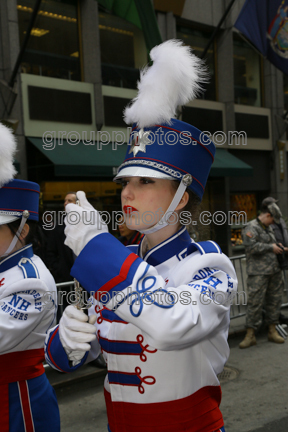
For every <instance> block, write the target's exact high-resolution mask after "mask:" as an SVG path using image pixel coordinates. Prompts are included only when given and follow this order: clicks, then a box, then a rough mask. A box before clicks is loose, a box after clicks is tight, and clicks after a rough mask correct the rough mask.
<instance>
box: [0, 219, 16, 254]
mask: <svg viewBox="0 0 288 432" xmlns="http://www.w3.org/2000/svg"><path fill="white" fill-rule="evenodd" d="M13 237H14V235H13V234H12V232H11V231H10V229H9V227H8V225H0V257H1V256H2V255H4V254H5V252H6V250H7V249H8V247H9V246H10V243H11V241H12V239H13Z"/></svg>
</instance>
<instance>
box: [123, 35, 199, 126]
mask: <svg viewBox="0 0 288 432" xmlns="http://www.w3.org/2000/svg"><path fill="white" fill-rule="evenodd" d="M150 57H151V59H152V60H153V65H152V66H151V67H148V66H146V67H145V68H144V69H143V70H142V71H141V73H140V81H139V82H138V90H139V91H138V95H137V97H136V98H135V99H133V100H132V102H131V104H130V105H129V106H127V107H126V108H125V110H124V120H125V122H126V123H127V124H132V123H137V124H138V127H139V128H143V127H149V126H152V125H155V124H159V123H160V124H161V123H168V124H169V123H170V119H171V118H174V117H175V115H176V109H177V106H178V105H185V104H186V103H187V102H189V101H190V100H192V99H194V98H195V97H196V96H197V94H198V93H199V91H201V90H202V88H201V83H205V82H207V81H208V73H207V68H206V66H205V64H204V62H203V61H202V60H201V59H200V58H198V57H196V56H195V55H194V54H193V53H192V50H191V48H190V47H189V46H184V45H183V43H182V41H180V40H176V39H170V40H168V41H167V42H164V43H162V44H161V45H157V46H155V47H154V48H153V49H152V50H151V52H150Z"/></svg>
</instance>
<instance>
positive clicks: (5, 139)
mask: <svg viewBox="0 0 288 432" xmlns="http://www.w3.org/2000/svg"><path fill="white" fill-rule="evenodd" d="M16 146H17V145H16V139H15V136H14V135H13V133H12V132H11V130H10V129H9V128H8V127H6V126H4V125H3V124H1V123H0V187H2V186H3V185H4V184H5V183H8V182H9V181H10V180H12V179H13V178H14V175H15V174H16V170H15V168H14V165H13V160H14V155H15V153H16Z"/></svg>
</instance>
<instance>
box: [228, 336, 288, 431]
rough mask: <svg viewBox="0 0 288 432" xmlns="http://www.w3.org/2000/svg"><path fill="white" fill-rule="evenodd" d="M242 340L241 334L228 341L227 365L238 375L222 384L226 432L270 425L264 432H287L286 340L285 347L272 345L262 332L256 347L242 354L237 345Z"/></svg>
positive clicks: (287, 380) (287, 357)
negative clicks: (282, 426) (278, 424)
mask: <svg viewBox="0 0 288 432" xmlns="http://www.w3.org/2000/svg"><path fill="white" fill-rule="evenodd" d="M242 338H243V334H242V335H238V336H235V337H230V340H229V344H230V349H231V351H230V357H229V360H228V362H227V365H226V366H228V367H232V368H233V369H236V370H237V371H238V372H239V374H238V376H237V378H236V379H234V380H232V381H226V382H223V383H221V384H222V403H221V411H222V413H223V417H224V421H225V429H226V432H248V431H255V432H256V429H258V428H260V427H264V426H265V425H268V424H269V423H272V426H271V429H270V427H269V428H267V429H266V430H267V432H268V431H270V430H271V431H273V432H282V430H283V432H284V431H287V430H288V396H287V384H288V378H287V360H288V339H287V340H286V342H285V343H284V344H281V345H277V344H273V343H271V342H268V340H267V334H266V331H265V332H264V331H263V332H261V334H260V335H257V345H256V346H253V347H250V348H247V349H244V350H241V349H239V348H238V344H239V343H240V342H241V340H242ZM285 418H286V421H285ZM281 420H282V422H281ZM278 421H280V423H282V424H283V425H284V424H285V425H286V426H285V428H284V429H280V427H279V428H278V427H277V426H276V424H275V423H277V422H278ZM273 424H275V426H274V427H273ZM263 430H265V429H263Z"/></svg>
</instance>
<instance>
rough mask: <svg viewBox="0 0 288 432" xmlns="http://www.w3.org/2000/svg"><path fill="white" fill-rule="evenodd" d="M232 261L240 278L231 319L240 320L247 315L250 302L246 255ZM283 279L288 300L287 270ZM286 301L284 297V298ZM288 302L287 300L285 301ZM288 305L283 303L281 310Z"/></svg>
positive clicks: (233, 258)
mask: <svg viewBox="0 0 288 432" xmlns="http://www.w3.org/2000/svg"><path fill="white" fill-rule="evenodd" d="M230 260H231V261H232V263H233V265H234V268H235V271H236V274H237V278H238V288H237V295H236V297H235V299H234V301H233V302H232V305H231V311H230V319H231V320H232V319H235V318H240V317H242V316H245V315H246V311H247V300H248V291H247V284H246V279H247V275H246V255H245V254H243V255H239V256H235V257H230ZM283 277H284V294H285V293H286V297H285V299H288V289H287V284H288V278H287V270H286V271H285V270H283ZM283 299H284V296H283ZM285 301H286V300H285ZM287 306H288V303H287V302H286V303H285V302H283V303H282V305H281V308H284V307H287Z"/></svg>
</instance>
